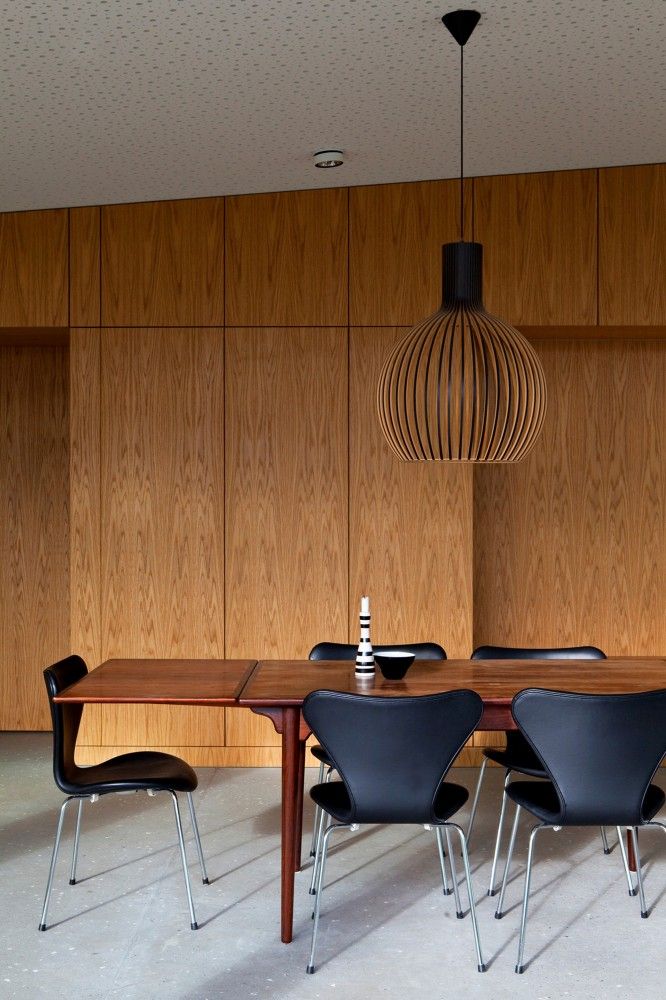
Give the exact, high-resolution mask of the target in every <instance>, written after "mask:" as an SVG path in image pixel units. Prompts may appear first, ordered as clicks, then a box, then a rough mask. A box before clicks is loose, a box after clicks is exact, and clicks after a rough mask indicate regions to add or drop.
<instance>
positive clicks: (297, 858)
mask: <svg viewBox="0 0 666 1000" xmlns="http://www.w3.org/2000/svg"><path fill="white" fill-rule="evenodd" d="M304 780H305V741H304V740H301V739H299V741H298V776H297V778H296V782H297V783H296V815H295V817H294V821H295V822H294V848H295V850H294V871H295V872H299V871H300V870H301V848H302V842H303V782H304Z"/></svg>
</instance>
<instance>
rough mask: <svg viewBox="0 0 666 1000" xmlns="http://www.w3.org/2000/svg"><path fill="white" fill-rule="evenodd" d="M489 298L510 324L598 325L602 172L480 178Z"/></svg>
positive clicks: (478, 235) (478, 234)
mask: <svg viewBox="0 0 666 1000" xmlns="http://www.w3.org/2000/svg"><path fill="white" fill-rule="evenodd" d="M474 238H475V239H476V240H478V241H479V242H480V243H482V244H483V247H484V300H485V305H486V307H487V309H488V310H489V311H490V312H492V313H495V314H496V315H497V316H499V317H500V318H501V319H504V320H506V321H507V322H509V323H515V324H518V323H525V324H528V325H529V324H531V325H535V326H537V325H541V326H558V325H567V324H573V325H576V324H579V325H586V324H595V323H596V322H597V298H596V283H597V266H596V261H597V173H596V171H595V170H568V171H559V172H556V173H544V174H514V175H511V176H505V177H477V178H475V180H474Z"/></svg>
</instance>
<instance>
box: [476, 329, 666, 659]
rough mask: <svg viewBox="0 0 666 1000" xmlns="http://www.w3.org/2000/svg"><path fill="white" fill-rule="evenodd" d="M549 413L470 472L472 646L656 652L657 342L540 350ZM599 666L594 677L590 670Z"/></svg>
mask: <svg viewBox="0 0 666 1000" xmlns="http://www.w3.org/2000/svg"><path fill="white" fill-rule="evenodd" d="M537 346H538V350H539V353H540V354H541V357H542V359H543V362H544V368H545V371H546V381H547V384H548V387H549V398H550V400H551V405H550V408H549V411H548V413H547V416H546V422H545V425H544V431H543V434H542V438H541V440H540V442H539V443H538V445H537V447H536V448H535V449H534V451H533V452H532V454H531V455H530V456H529V457H528V458H527V459H526V461H525V462H524V463H523V464H521V465H519V466H517V467H515V468H498V469H494V468H482V467H478V468H477V469H476V470H475V477H474V525H475V534H474V645H475V646H476V645H480V644H481V643H496V644H500V645H509V646H564V645H577V644H580V643H591V644H594V645H597V646H600V647H601V648H602V649H604V650H605V651H606V652H607V653H613V654H639V655H651V654H659V653H661V652H663V650H664V648H666V617H665V616H664V593H665V592H666V471H665V470H666V343H664V342H661V341H655V340H652V341H643V342H640V341H629V342H621V341H599V340H594V341H588V342H584V341H568V342H567V341H562V342H559V343H558V342H555V341H552V340H549V341H543V342H542V343H541V344H539V345H537ZM602 669H603V668H602Z"/></svg>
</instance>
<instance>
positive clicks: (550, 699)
mask: <svg viewBox="0 0 666 1000" xmlns="http://www.w3.org/2000/svg"><path fill="white" fill-rule="evenodd" d="M512 712H513V717H514V719H515V721H516V723H517V725H518V726H519V727H520V732H521V733H522V734H523V736H524V737H525V739H526V741H527V743H528V745H529V747H530V749H531V750H532V751H533V752H534V753H535V754H537V756H538V757H539V759H540V760H542V761H543V764H544V769H545V772H546V776H547V778H548V780H547V781H511V782H510V783H509V784H508V785H507V788H506V794H507V796H508V797H509V798H510V799H512V800H513V801H514V802H515V803H516V817H515V820H514V823H513V830H512V832H511V840H510V843H509V853H508V856H507V862H506V869H505V871H504V878H503V880H502V892H501V894H500V898H499V903H498V906H497V912H496V914H495V916H496V917H497V918H498V919H499V918H500V917H501V916H502V913H503V910H502V907H503V904H504V894H505V891H506V884H507V878H508V874H509V866H510V864H511V856H512V854H513V847H514V843H515V839H516V830H517V829H518V820H519V816H520V811H521V809H526V810H527V811H528V812H530V813H531V814H532V815H533V816H535V817H536V819H537V820H538V823H537V824H536V826H534V827H533V828H532V831H531V834H530V841H529V850H528V854H527V870H526V873H525V889H524V894H523V908H522V918H521V924H520V939H519V943H518V959H517V962H516V972H523V970H524V965H523V950H524V945H525V926H526V923H527V905H528V897H529V891H530V876H531V872H532V860H533V855H534V841H535V838H536V835H537V833H538V832H539V831H540V830H545V829H554V830H558V829H559V828H560V827H562V826H616V827H617V832H618V837H619V840H620V848H621V850H622V852H623V854H624V844H623V840H622V830H621V827H626V828H627V829H628V830H631V835H632V840H633V846H634V852H635V855H636V875H637V882H638V893H639V897H640V906H641V916H642V917H647V916H648V911H647V907H646V905H645V893H644V890H643V876H642V872H641V860H640V854H639V851H638V835H637V828H638V827H639V826H640V827H644V826H658V827H661V829H663V830H664V831H666V826H664V824H663V823H656V822H654V821H653V817H654V816H655V815H656V813H657V812H658V810H659V809H660V808H661V807H662V805H663V804H664V801H666V796H665V795H664V793H663V791H662V790H661V789H660V788H658V787H657V786H656V785H653V784H652V778H653V777H654V774H655V772H656V770H657V768H658V767H659V765H660V763H661V761H662V758H663V757H664V754H665V753H666V690H663V691H648V692H646V693H644V694H629V695H589V694H570V693H568V692H564V691H543V690H540V689H538V688H528V689H527V690H525V691H521V692H520V693H519V694H517V695H516V697H515V698H514V699H513V705H512ZM625 867H626V858H625ZM627 877H628V878H629V886H630V894H631V895H633V894H634V893H633V892H632V891H631V877H630V876H629V875H627Z"/></svg>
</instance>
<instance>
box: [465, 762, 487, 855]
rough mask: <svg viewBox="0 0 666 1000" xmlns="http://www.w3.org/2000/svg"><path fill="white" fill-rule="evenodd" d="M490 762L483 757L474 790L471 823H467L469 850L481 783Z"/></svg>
mask: <svg viewBox="0 0 666 1000" xmlns="http://www.w3.org/2000/svg"><path fill="white" fill-rule="evenodd" d="M487 763H488V758H487V757H484V758H483V763H482V764H481V770H480V771H479V778H478V781H477V783H476V791H475V792H474V801H473V802H472V811H471V812H470V814H469V823H468V825H467V849H468V850H469V844H470V841H471V839H472V830H473V828H474V820H475V819H476V807H477V806H478V804H479V793H480V792H481V785H482V784H483V776H484V774H485V773H486V765H487Z"/></svg>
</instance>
